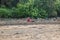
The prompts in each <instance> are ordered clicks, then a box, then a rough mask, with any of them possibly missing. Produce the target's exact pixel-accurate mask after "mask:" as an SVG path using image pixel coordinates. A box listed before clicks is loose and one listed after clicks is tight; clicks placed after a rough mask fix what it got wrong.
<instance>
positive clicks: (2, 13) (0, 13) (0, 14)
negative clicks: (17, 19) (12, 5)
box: [0, 8, 12, 18]
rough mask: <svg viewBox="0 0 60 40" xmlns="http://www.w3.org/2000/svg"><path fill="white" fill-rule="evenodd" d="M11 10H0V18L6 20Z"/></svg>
mask: <svg viewBox="0 0 60 40" xmlns="http://www.w3.org/2000/svg"><path fill="white" fill-rule="evenodd" d="M11 13H12V12H11V10H10V9H7V8H0V18H8V17H9V16H11Z"/></svg>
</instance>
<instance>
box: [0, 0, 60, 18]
mask: <svg viewBox="0 0 60 40" xmlns="http://www.w3.org/2000/svg"><path fill="white" fill-rule="evenodd" d="M58 16H59V17H60V0H0V18H26V17H31V18H49V17H58Z"/></svg>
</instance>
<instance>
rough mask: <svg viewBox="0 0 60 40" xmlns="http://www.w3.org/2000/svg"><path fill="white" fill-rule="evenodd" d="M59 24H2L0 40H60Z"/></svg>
mask: <svg viewBox="0 0 60 40" xmlns="http://www.w3.org/2000/svg"><path fill="white" fill-rule="evenodd" d="M59 26H60V25H59V24H38V25H8V26H6V25H5V26H0V40H60V27H59Z"/></svg>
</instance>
